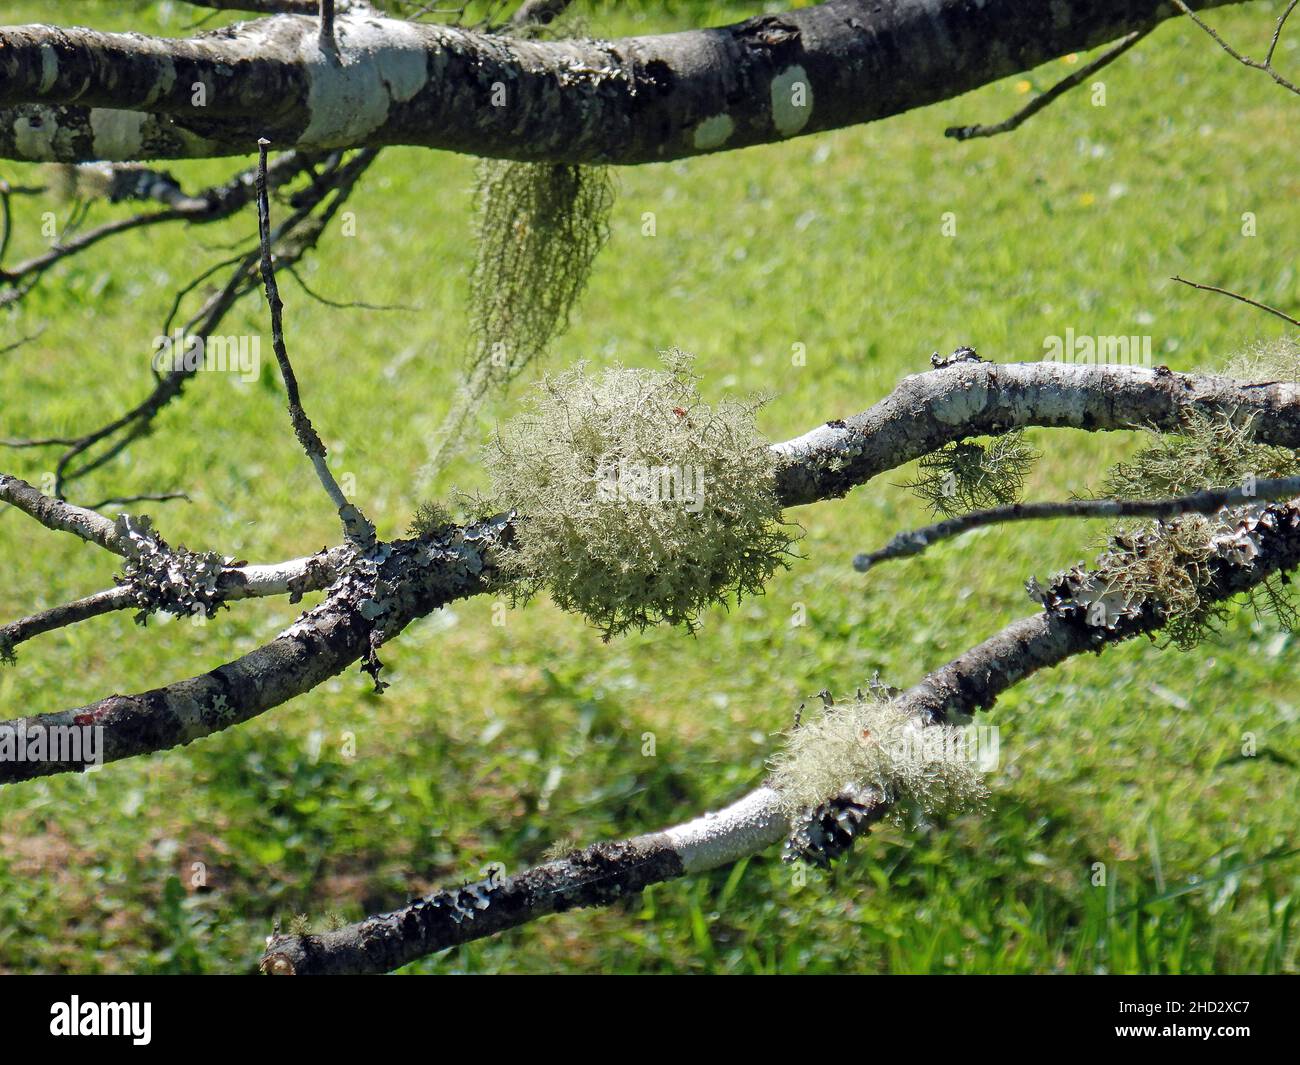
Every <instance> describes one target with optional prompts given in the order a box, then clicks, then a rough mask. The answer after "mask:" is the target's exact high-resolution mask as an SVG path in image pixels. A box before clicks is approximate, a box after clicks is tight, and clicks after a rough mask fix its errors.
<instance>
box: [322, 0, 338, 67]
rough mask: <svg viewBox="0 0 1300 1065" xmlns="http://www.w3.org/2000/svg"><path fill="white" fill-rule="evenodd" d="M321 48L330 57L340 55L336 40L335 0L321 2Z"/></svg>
mask: <svg viewBox="0 0 1300 1065" xmlns="http://www.w3.org/2000/svg"><path fill="white" fill-rule="evenodd" d="M320 47H321V51H322V52H328V53H329V54H330V55H335V56H336V55H338V54H339V46H338V42H337V41H336V40H335V39H334V0H320Z"/></svg>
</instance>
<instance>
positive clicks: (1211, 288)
mask: <svg viewBox="0 0 1300 1065" xmlns="http://www.w3.org/2000/svg"><path fill="white" fill-rule="evenodd" d="M1297 2H1298V3H1300V0H1297ZM1169 280H1170V281H1177V282H1178V283H1179V284H1180V285H1188V286H1190V287H1191V288H1199V289H1201V290H1202V291H1203V292H1217V293H1219V295H1221V296H1231V297H1232V298H1233V299H1234V300H1240V301H1241V302H1242V303H1249V304H1250V305H1251V306H1252V307H1258V308H1259V309H1260V310H1261V311H1268V313H1269V314H1275V315H1277V316H1278V317H1279V318H1281V319H1282V321H1284V322H1290V323H1291V324H1292V325H1296V326H1300V320H1297V319H1295V318H1292V317H1291V316H1290V315H1289V314H1287V313H1286V312H1285V311H1279V310H1278V309H1277V308H1276V307H1270V306H1269V305H1268V304H1267V303H1260V302H1259V301H1258V300H1253V299H1251V298H1250V297H1249V296H1243V295H1241V294H1240V293H1237V292H1232V291H1231V290H1229V289H1226V288H1219V287H1218V286H1217V285H1202V284H1200V283H1199V282H1196V281H1188V280H1187V278H1185V277H1178V276H1177V275H1175V276H1173V277H1171V278H1170V279H1169Z"/></svg>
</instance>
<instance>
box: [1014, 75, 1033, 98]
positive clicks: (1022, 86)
mask: <svg viewBox="0 0 1300 1065" xmlns="http://www.w3.org/2000/svg"><path fill="white" fill-rule="evenodd" d="M1033 87H1034V86H1033V84H1032V83H1031V82H1029V81H1027V80H1026V79H1024V78H1021V79H1020V80H1019V81H1018V82H1016V92H1018V93H1020V95H1021V96H1024V95H1025V93H1027V92H1028V91H1029V90H1030V89H1032V88H1033Z"/></svg>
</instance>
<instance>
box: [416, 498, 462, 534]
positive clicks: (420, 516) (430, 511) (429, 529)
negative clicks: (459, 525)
mask: <svg viewBox="0 0 1300 1065" xmlns="http://www.w3.org/2000/svg"><path fill="white" fill-rule="evenodd" d="M453 524H455V518H454V517H453V516H452V513H451V510H450V509H449V508H448V507H446V506H444V505H443V504H442V503H438V502H434V501H428V502H424V503H421V504H420V505H419V506H417V507H416V508H415V514H414V515H413V516H412V517H411V524H410V525H409V526H407V530H406V531H407V532H408V533H409V534H410V535H411V536H428V535H429V534H430V533H435V532H437V531H438V530H439V529H445V528H446V527H447V526H449V525H453Z"/></svg>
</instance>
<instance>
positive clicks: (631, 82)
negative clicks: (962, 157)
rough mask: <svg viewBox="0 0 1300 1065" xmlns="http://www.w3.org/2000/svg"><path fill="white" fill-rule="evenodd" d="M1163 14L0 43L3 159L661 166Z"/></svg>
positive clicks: (861, 118) (1095, 4) (1073, 47)
mask: <svg viewBox="0 0 1300 1065" xmlns="http://www.w3.org/2000/svg"><path fill="white" fill-rule="evenodd" d="M1236 2H1240V0H1206V2H1205V3H1203V4H1200V5H1198V6H1199V7H1202V8H1207V7H1213V6H1219V5H1220V4H1226V3H1236ZM1174 14H1176V11H1175V9H1174V8H1173V7H1172V6H1171V5H1170V4H1168V3H1167V2H1165V0H1088V2H1085V0H984V2H983V3H972V2H970V0H925V2H922V0H832V2H830V3H827V4H823V5H821V6H818V7H811V8H805V9H802V10H798V11H789V12H786V13H784V14H781V15H761V16H758V17H755V18H751V19H748V20H746V21H745V22H741V23H737V24H735V25H732V26H726V27H722V28H717V29H704V30H691V31H687V32H684V33H674V34H665V35H660V36H650V37H629V38H623V39H619V40H613V41H597V40H563V41H533V40H521V39H511V38H507V37H501V36H496V35H493V34H488V33H478V32H472V31H467V30H460V29H455V28H452V27H446V26H435V25H425V24H418V23H410V22H404V21H401V20H397V19H389V18H383V17H380V16H377V15H375V14H372V13H368V12H366V11H364V10H358V11H351V12H345V13H341V14H340V15H339V16H338V19H337V22H336V26H335V36H336V39H337V41H338V46H339V47H338V54H337V56H336V55H335V54H334V53H333V52H331V51H329V50H323V49H322V48H321V46H320V43H319V40H318V24H317V20H316V19H314V18H311V17H308V16H303V15H280V16H275V17H272V18H268V19H261V20H257V21H253V22H247V23H241V24H239V25H238V26H236V27H233V28H225V29H222V30H218V31H215V32H212V33H206V34H200V35H198V36H195V37H192V38H188V39H179V40H178V39H167V38H154V37H146V36H143V35H138V34H112V33H100V32H97V31H93V30H84V29H54V28H51V27H47V26H26V27H22V26H20V27H12V28H8V29H0V157H5V158H10V159H26V160H59V161H67V162H72V161H83V160H90V159H106V160H128V159H129V160H135V159H163V158H188V157H200V156H214V155H231V154H245V153H247V152H249V151H250V150H252V148H253V146H254V145H256V143H257V140H258V138H259V137H265V138H266V139H267V140H269V141H270V142H271V143H272V144H273V145H274V146H275V147H277V148H290V147H300V148H310V149H323V148H341V147H361V146H370V147H377V146H382V145H388V144H406V145H419V146H424V147H430V148H442V149H447V150H450V151H457V152H465V153H468V154H472V155H485V156H496V157H501V158H508V159H521V160H534V161H548V162H565V163H613V164H636V163H647V162H656V161H662V160H668V159H678V158H683V157H685V156H691V155H700V154H704V153H707V152H716V151H727V150H731V149H734V148H744V147H748V146H750V145H755V144H765V143H770V142H773V141H778V140H783V139H785V138H788V137H793V136H802V135H805V134H810V133H819V132H823V131H825V130H831V129H838V128H841V127H844V126H849V125H854V124H857V123H862V122H870V121H874V120H877V119H881V118H885V117H888V116H890V115H896V114H899V113H901V112H904V111H909V110H912V109H914V108H917V107H924V106H926V105H927V104H931V103H935V102H936V101H939V100H945V99H950V98H952V97H954V96H958V95H960V94H962V93H964V92H968V91H970V90H971V89H975V88H978V87H979V86H981V85H986V84H988V83H989V82H992V81H996V80H997V79H999V78H1002V77H1006V76H1007V75H1010V74H1014V73H1017V72H1021V71H1025V70H1029V69H1031V68H1033V67H1035V66H1037V65H1039V64H1040V63H1044V62H1046V61H1048V60H1050V59H1053V58H1055V57H1057V56H1060V55H1062V54H1065V53H1067V52H1074V51H1083V50H1086V49H1090V48H1093V47H1096V46H1097V45H1100V44H1104V43H1106V42H1107V41H1111V40H1114V39H1116V38H1118V37H1122V36H1124V35H1125V34H1128V33H1131V32H1133V31H1134V30H1138V29H1142V28H1145V27H1148V26H1150V25H1152V24H1154V23H1156V22H1159V21H1161V20H1163V19H1165V18H1169V17H1171V16H1172V15H1174ZM198 86H202V87H203V94H202V95H203V102H202V106H196V105H195V92H196V88H197V87H198Z"/></svg>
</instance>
